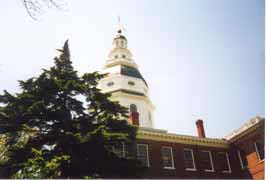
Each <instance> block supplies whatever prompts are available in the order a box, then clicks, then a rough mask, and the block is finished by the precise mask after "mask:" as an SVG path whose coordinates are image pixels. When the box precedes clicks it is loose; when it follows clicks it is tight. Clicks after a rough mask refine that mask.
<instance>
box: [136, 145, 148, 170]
mask: <svg viewBox="0 0 267 180" xmlns="http://www.w3.org/2000/svg"><path fill="white" fill-rule="evenodd" d="M139 146H145V147H146V157H147V165H146V167H150V161H149V152H148V144H137V157H138V155H139Z"/></svg>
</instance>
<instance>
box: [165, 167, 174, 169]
mask: <svg viewBox="0 0 267 180" xmlns="http://www.w3.org/2000/svg"><path fill="white" fill-rule="evenodd" d="M163 169H175V167H163Z"/></svg>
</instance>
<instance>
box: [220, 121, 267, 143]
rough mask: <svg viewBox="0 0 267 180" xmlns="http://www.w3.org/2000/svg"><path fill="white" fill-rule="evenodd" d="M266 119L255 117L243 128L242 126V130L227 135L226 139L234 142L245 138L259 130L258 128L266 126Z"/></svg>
mask: <svg viewBox="0 0 267 180" xmlns="http://www.w3.org/2000/svg"><path fill="white" fill-rule="evenodd" d="M264 120H265V119H264V118H261V117H258V116H256V117H254V118H252V119H250V120H249V121H248V122H247V123H245V124H244V125H243V126H241V127H240V128H238V129H236V130H234V131H232V132H231V133H229V134H228V135H226V136H225V137H224V138H225V139H226V140H228V141H230V142H233V141H235V140H237V139H239V138H241V137H243V136H244V135H246V134H248V133H249V132H251V131H253V130H255V129H257V128H258V127H260V126H262V125H264Z"/></svg>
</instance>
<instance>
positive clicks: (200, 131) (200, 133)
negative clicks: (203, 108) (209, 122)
mask: <svg viewBox="0 0 267 180" xmlns="http://www.w3.org/2000/svg"><path fill="white" fill-rule="evenodd" d="M196 125H197V133H198V137H200V138H205V137H206V136H205V131H204V126H203V121H202V120H201V119H199V120H197V121H196Z"/></svg>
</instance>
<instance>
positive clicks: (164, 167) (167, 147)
mask: <svg viewBox="0 0 267 180" xmlns="http://www.w3.org/2000/svg"><path fill="white" fill-rule="evenodd" d="M163 148H166V149H170V150H171V160H172V161H171V162H172V166H170V167H166V166H163V169H175V167H174V161H173V153H172V147H170V146H162V147H161V150H162V149H163ZM161 156H162V154H161ZM161 158H162V157H161Z"/></svg>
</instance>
